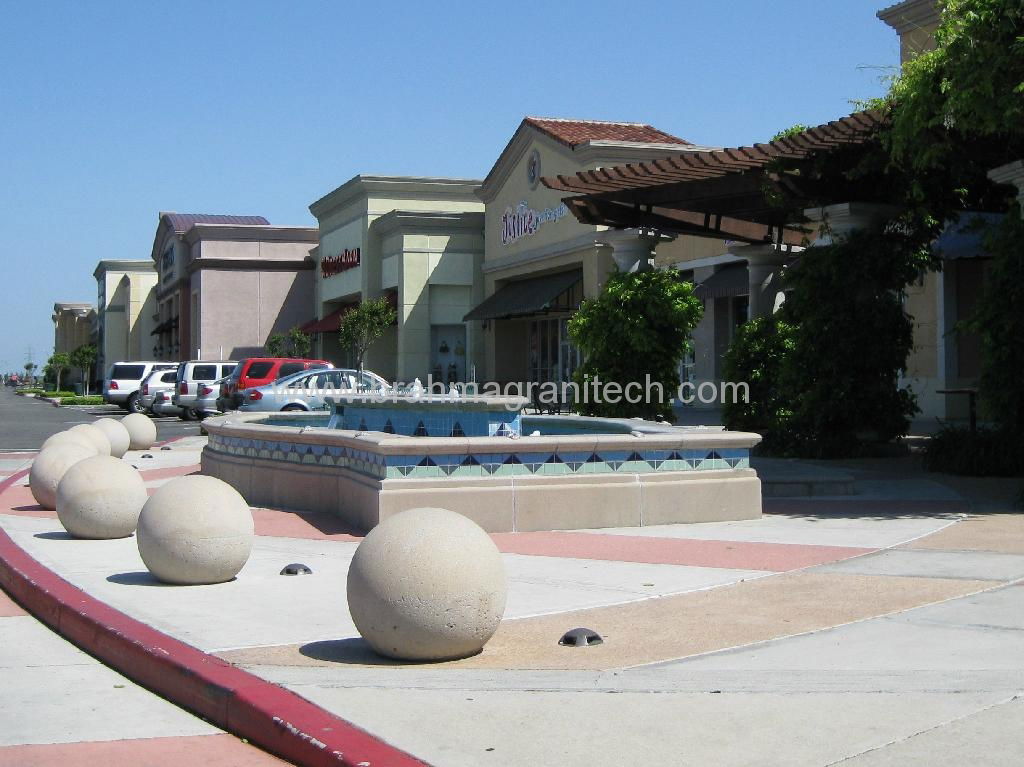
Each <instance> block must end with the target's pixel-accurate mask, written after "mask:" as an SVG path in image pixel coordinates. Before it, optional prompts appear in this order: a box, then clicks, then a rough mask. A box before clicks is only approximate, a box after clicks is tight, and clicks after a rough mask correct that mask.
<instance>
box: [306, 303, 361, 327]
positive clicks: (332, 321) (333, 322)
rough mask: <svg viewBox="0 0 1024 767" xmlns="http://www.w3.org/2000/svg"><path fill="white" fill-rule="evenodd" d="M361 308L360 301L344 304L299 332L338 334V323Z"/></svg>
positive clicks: (308, 323) (307, 324) (311, 322)
mask: <svg viewBox="0 0 1024 767" xmlns="http://www.w3.org/2000/svg"><path fill="white" fill-rule="evenodd" d="M357 306H359V302H358V301H353V302H352V303H348V304H342V305H341V306H339V307H338V308H337V309H335V310H334V311H333V312H331V313H330V314H328V315H326V316H325V317H323V318H322V319H319V320H310V321H309V322H307V323H306V324H305V325H302V326H301V327H300V328H299V330H301V331H302V332H303V333H337V332H338V323H340V322H341V318H342V317H344V316H345V315H346V314H348V313H349V312H350V311H352V310H353V309H355V308H356V307H357Z"/></svg>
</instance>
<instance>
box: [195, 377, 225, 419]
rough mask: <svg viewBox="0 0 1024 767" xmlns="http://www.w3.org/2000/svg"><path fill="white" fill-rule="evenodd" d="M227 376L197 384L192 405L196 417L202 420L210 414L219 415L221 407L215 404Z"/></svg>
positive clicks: (218, 399)
mask: <svg viewBox="0 0 1024 767" xmlns="http://www.w3.org/2000/svg"><path fill="white" fill-rule="evenodd" d="M227 380H228V377H227V376H224V377H223V378H220V379H218V380H216V381H211V382H210V383H201V384H199V387H198V388H199V391H198V393H197V394H196V401H195V404H194V405H192V409H193V410H195V412H196V417H197V418H199V419H200V420H202V419H203V418H206V417H207V416H210V415H220V413H221V409H220V407H219V406H218V405H217V403H218V402H219V401H220V391H221V387H222V386H223V385H224V384H225V383H226V382H227Z"/></svg>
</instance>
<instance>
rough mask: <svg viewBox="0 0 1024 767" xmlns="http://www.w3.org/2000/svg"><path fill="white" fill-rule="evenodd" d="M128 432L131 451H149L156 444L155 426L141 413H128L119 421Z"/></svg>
mask: <svg viewBox="0 0 1024 767" xmlns="http://www.w3.org/2000/svg"><path fill="white" fill-rule="evenodd" d="M121 423H122V425H123V426H124V428H126V429H127V430H128V440H129V447H130V449H132V450H149V449H150V448H151V447H153V443H154V442H156V424H155V423H153V421H152V420H151V419H150V418H149V417H148V416H144V415H143V414H142V413H129V414H128V415H126V416H125V417H124V418H122V419H121Z"/></svg>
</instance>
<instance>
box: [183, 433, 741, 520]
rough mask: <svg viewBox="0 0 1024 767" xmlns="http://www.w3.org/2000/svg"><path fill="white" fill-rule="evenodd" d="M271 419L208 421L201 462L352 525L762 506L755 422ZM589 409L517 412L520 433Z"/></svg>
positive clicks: (690, 512)
mask: <svg viewBox="0 0 1024 767" xmlns="http://www.w3.org/2000/svg"><path fill="white" fill-rule="evenodd" d="M275 420H278V419H276V418H275V417H274V416H270V417H268V416H267V415H266V414H263V413H251V414H249V413H247V414H239V413H232V414H230V415H226V416H221V417H218V418H211V419H207V420H206V421H205V422H204V426H205V428H206V430H207V432H208V433H209V436H210V440H209V444H208V445H207V447H206V448H205V449H204V451H203V458H202V465H203V473H204V474H209V475H212V476H215V477H219V478H221V479H223V480H224V481H226V482H228V483H230V484H231V485H232V486H234V487H235V488H236V489H237V490H238V491H239V492H240V493H241V494H242V495H243V496H244V497H245V499H246V500H247V501H248V502H249V503H250V504H251V505H253V506H268V507H273V508H284V509H296V510H307V511H321V512H330V513H332V514H335V515H337V516H339V517H340V518H342V519H343V520H344V521H345V522H346V523H347V524H349V525H351V526H352V527H353V528H355V529H360V530H368V529H370V528H371V527H373V526H374V525H376V524H377V523H378V522H379V521H380V520H382V519H384V518H386V517H388V516H389V515H391V514H396V513H398V512H400V511H404V510H406V509H411V508H415V507H417V506H440V507H442V508H446V509H451V510H453V511H457V512H459V513H461V514H465V515H466V516H468V517H470V518H471V519H473V520H475V521H476V522H477V523H479V524H480V525H481V526H483V527H484V529H486V530H488V531H491V532H510V531H529V530H569V529H581V528H594V527H626V526H641V525H660V524H669V523H678V522H720V521H726V520H738V519H753V518H756V517H759V516H760V515H761V483H760V480H759V479H758V477H757V474H756V472H754V470H753V469H751V468H749V450H750V448H751V447H753V446H754V445H755V444H757V443H758V442H759V441H760V437H759V436H758V435H757V434H749V433H744V432H730V431H724V430H721V429H702V428H685V427H671V426H663V425H660V424H653V423H649V422H636V421H621V420H617V419H605V420H606V422H607V426H608V431H609V432H612V433H607V434H601V433H586V434H552V435H549V436H527V437H522V438H519V439H510V438H508V437H406V436H398V435H392V434H385V433H381V432H356V431H350V430H344V429H326V428H323V427H322V425H323V423H324V417H323V416H322V415H313V414H311V415H308V416H298V417H296V416H295V415H293V414H289V415H288V417H287V418H286V419H285V420H284V423H287V424H289V425H280V422H279V424H275V423H274V421H275ZM599 420H601V419H578V418H568V419H567V418H565V417H559V416H538V417H530V418H528V419H524V424H526V423H529V424H530V425H529V426H525V425H524V432H528V430H529V429H530V428H532V427H534V426H537V425H538V424H545V423H550V424H551V425H552V426H553V427H555V428H553V429H552V430H561V429H560V428H558V427H560V426H564V425H565V424H566V423H572V422H573V421H576V422H577V423H579V424H581V425H586V427H587V428H594V427H595V426H598V425H599V424H597V421H599ZM306 422H308V423H310V424H318V426H307V427H303V426H301V425H299V424H303V423H306ZM624 425H627V426H629V427H631V431H629V432H626V431H625V429H624Z"/></svg>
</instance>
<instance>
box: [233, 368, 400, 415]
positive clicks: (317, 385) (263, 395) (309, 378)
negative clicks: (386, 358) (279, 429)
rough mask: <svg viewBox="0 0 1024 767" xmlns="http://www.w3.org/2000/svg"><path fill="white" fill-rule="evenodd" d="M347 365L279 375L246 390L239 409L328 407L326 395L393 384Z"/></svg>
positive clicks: (373, 389)
mask: <svg viewBox="0 0 1024 767" xmlns="http://www.w3.org/2000/svg"><path fill="white" fill-rule="evenodd" d="M359 375H360V374H359V371H357V370H348V369H344V368H328V369H326V370H313V371H309V370H304V371H302V372H300V373H295V374H293V375H290V376H287V377H286V378H279V379H277V380H276V381H274V382H273V383H269V384H266V385H265V386H255V387H252V388H249V389H247V390H246V392H245V396H244V399H243V401H242V403H241V405H240V406H239V408H238V409H239V410H242V411H244V412H251V411H267V410H273V411H277V410H306V411H309V410H326V409H327V408H328V403H327V401H326V399H325V397H330V396H332V395H334V394H338V393H342V392H354V391H381V390H384V391H388V390H390V389H391V388H392V387H391V384H389V383H388V382H387V381H385V380H384V379H383V378H381V377H380V376H379V375H377V374H376V373H373V372H371V371H369V370H364V371H363V373H362V377H361V378H360V377H359Z"/></svg>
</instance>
